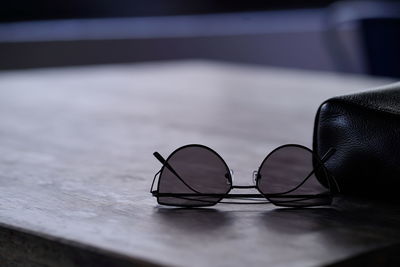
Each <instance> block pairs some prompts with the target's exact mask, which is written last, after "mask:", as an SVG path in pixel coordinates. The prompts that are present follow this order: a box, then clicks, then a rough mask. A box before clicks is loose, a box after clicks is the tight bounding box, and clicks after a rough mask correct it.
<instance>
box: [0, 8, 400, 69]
mask: <svg viewBox="0 0 400 267" xmlns="http://www.w3.org/2000/svg"><path fill="white" fill-rule="evenodd" d="M304 2H305V3H304ZM399 48H400V2H399V1H332V0H331V1H329V0H309V1H298V0H271V1H251V0H247V1H225V0H223V1H213V0H202V1H199V0H192V1H187V0H186V1H185V0H147V1H144V0H143V1H135V0H113V1H106V0H68V1H50V0H42V1H31V0H4V1H3V2H2V8H1V9H0V69H21V68H37V67H51V66H71V65H90V64H107V63H122V62H124V63H125V62H144V61H160V60H181V59H211V60H221V61H228V62H240V63H247V64H260V65H269V66H276V67H288V68H299V69H311V70H323V71H334V72H347V73H360V74H367V75H378V76H388V77H400V49H399Z"/></svg>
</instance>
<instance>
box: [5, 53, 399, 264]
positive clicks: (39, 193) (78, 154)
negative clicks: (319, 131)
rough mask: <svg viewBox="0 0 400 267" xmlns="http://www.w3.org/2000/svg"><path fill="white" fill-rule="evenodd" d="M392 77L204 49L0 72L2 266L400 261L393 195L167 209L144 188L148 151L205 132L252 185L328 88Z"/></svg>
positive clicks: (152, 166) (295, 137)
mask: <svg viewBox="0 0 400 267" xmlns="http://www.w3.org/2000/svg"><path fill="white" fill-rule="evenodd" d="M388 82H390V81H389V80H385V79H372V78H366V77H360V76H359V77H356V76H349V75H338V74H329V73H322V72H321V73H319V72H304V71H288V70H281V69H272V68H262V67H250V66H239V65H229V64H222V63H209V62H201V61H198V62H196V61H194V62H192V61H190V62H189V61H188V62H171V63H152V64H137V65H115V66H96V67H74V68H60V69H48V70H46V69H43V70H41V69H39V70H27V71H9V72H7V71H5V72H2V73H0V148H1V153H0V223H1V228H0V262H1V264H0V265H1V266H73V265H77V266H83V265H84V266H133V265H135V264H139V265H140V264H142V265H149V266H151V265H153V264H154V265H158V264H160V265H170V266H315V265H318V266H319V265H329V264H338V265H344V266H345V265H346V264H353V263H355V262H358V263H360V262H363V263H365V262H369V263H376V262H380V263H381V262H387V261H388V260H389V259H390V260H391V261H392V263H394V262H396V263H398V262H399V259H398V257H397V261H394V259H396V255H397V254H398V251H399V245H398V243H399V242H398V241H399V240H400V211H399V208H398V205H397V206H396V205H390V204H387V203H379V202H371V201H367V200H361V199H350V198H342V199H336V201H335V204H334V205H333V206H332V207H325V208H313V209H302V210H290V209H277V208H276V207H274V206H272V205H226V204H225V205H224V204H220V205H217V206H215V207H213V208H209V209H174V208H165V207H161V206H158V205H157V204H156V201H155V199H153V198H152V197H151V195H150V194H149V188H150V184H151V181H152V178H153V175H154V173H155V172H156V171H157V170H158V169H159V168H160V164H159V163H158V162H157V161H156V160H155V159H154V158H153V156H152V152H154V151H155V150H157V151H159V152H161V153H162V154H164V155H165V156H167V155H168V154H169V153H170V152H172V151H173V150H174V149H175V148H177V147H179V146H181V145H184V144H188V143H201V144H206V145H208V146H210V147H212V148H214V149H215V150H216V151H218V152H219V153H220V154H221V155H222V156H223V157H224V159H225V160H226V161H227V163H228V164H229V166H230V167H231V168H232V169H234V170H235V171H236V172H235V181H234V182H235V184H238V185H246V184H251V182H252V181H251V173H252V171H253V170H254V169H256V168H257V167H258V165H259V164H260V162H261V160H262V159H263V158H264V157H265V156H266V154H267V153H268V152H269V151H270V150H271V149H273V148H274V147H276V146H277V145H280V144H284V143H301V144H305V145H308V146H310V145H311V141H312V140H311V137H312V130H313V120H314V115H315V112H316V109H317V107H318V105H319V104H320V103H321V102H322V101H323V100H324V99H326V98H329V97H331V96H334V95H339V94H344V93H348V92H353V91H357V90H362V89H366V88H370V87H373V86H377V85H381V84H384V83H388Z"/></svg>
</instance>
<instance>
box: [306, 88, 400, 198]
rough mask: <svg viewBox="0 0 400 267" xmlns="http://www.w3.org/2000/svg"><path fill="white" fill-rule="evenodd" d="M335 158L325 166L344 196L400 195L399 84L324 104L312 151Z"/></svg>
mask: <svg viewBox="0 0 400 267" xmlns="http://www.w3.org/2000/svg"><path fill="white" fill-rule="evenodd" d="M330 147H334V148H335V149H336V152H335V154H334V155H333V156H332V157H331V158H329V160H328V161H327V162H326V163H325V165H326V167H327V169H328V171H329V172H330V174H332V175H333V176H334V178H336V181H337V182H338V184H339V186H340V190H341V193H343V194H353V195H368V196H388V197H393V194H395V197H397V196H400V83H395V84H391V85H388V86H384V87H381V88H376V90H371V91H366V92H363V93H359V94H353V95H345V96H339V97H334V98H331V99H328V100H327V101H325V102H323V103H322V104H321V106H320V107H319V109H318V112H317V115H316V118H315V127H314V137H313V150H314V151H315V152H316V153H317V154H318V155H319V156H322V155H323V154H324V153H325V152H326V151H327V150H328V149H329V148H330Z"/></svg>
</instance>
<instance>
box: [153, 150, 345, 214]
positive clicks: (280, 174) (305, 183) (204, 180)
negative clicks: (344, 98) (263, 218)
mask: <svg viewBox="0 0 400 267" xmlns="http://www.w3.org/2000/svg"><path fill="white" fill-rule="evenodd" d="M334 153H335V149H334V148H330V149H329V150H328V151H327V152H326V153H325V154H324V155H323V156H322V157H321V158H318V157H317V155H315V153H313V152H312V150H310V149H309V148H307V147H305V146H302V145H297V144H288V145H283V146H280V147H278V148H276V149H274V150H273V151H272V152H271V153H269V154H268V155H267V156H266V157H265V159H264V160H263V161H262V162H261V165H260V167H259V168H258V170H257V171H254V172H253V182H254V185H233V171H231V170H230V169H229V167H228V165H227V164H226V163H225V161H224V160H223V159H222V157H221V156H220V155H219V154H218V153H217V152H215V151H214V150H212V149H211V148H209V147H207V146H204V145H198V144H191V145H186V146H182V147H180V148H178V149H176V150H175V151H174V152H172V154H171V155H170V156H169V157H168V158H167V159H164V157H162V156H161V155H160V153H158V152H154V153H153V155H154V156H155V157H156V158H157V160H159V161H160V162H161V164H162V167H161V169H160V170H159V171H158V172H157V173H156V174H155V175H154V179H153V182H152V184H151V189H150V193H151V194H152V195H153V196H154V197H156V198H157V202H158V203H159V204H161V205H167V206H177V207H206V206H213V205H216V204H217V203H229V204H265V203H272V204H274V205H276V206H282V207H293V208H296V207H312V206H321V205H330V204H331V203H332V197H333V193H334V192H338V191H340V190H339V186H338V184H337V182H336V180H335V179H334V177H333V176H331V175H329V173H328V171H327V170H326V168H325V166H324V163H325V162H326V161H327V160H328V159H329V158H330V157H331V156H332V155H333V154H334ZM157 176H158V183H157V190H153V187H154V184H155V181H156V178H157ZM232 189H256V190H258V192H259V193H258V194H245V193H239V194H238V193H230V191H231V190H232ZM223 199H234V201H232V200H229V201H222V200H223ZM238 199H239V200H241V201H235V200H238ZM243 200H244V201H243Z"/></svg>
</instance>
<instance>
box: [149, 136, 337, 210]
mask: <svg viewBox="0 0 400 267" xmlns="http://www.w3.org/2000/svg"><path fill="white" fill-rule="evenodd" d="M188 147H199V148H203V149H206V150H208V151H210V152H211V153H213V154H214V155H215V156H217V157H218V159H219V160H221V162H222V163H223V165H224V167H225V168H226V170H227V174H226V176H225V178H226V179H228V181H229V184H230V187H229V189H228V190H227V192H226V193H222V194H211V193H200V192H198V193H160V192H158V190H159V188H160V181H161V178H162V174H163V171H165V168H168V169H169V170H171V169H172V171H173V172H174V173H175V174H176V175H175V176H176V177H177V179H180V180H181V181H182V182H183V183H184V184H185V185H186V186H188V185H187V184H186V183H185V181H184V180H183V179H181V178H180V177H179V175H178V174H177V173H176V172H175V171H174V170H173V168H172V167H171V166H169V164H168V160H170V159H171V158H172V157H173V156H174V155H175V154H176V153H177V152H179V151H181V150H182V149H185V148H188ZM284 147H297V148H300V149H305V150H307V151H308V152H310V153H311V154H312V157H313V159H314V160H315V162H317V164H316V166H313V169H312V171H311V173H310V174H309V175H308V176H307V177H306V178H305V179H304V181H302V182H301V183H304V182H305V181H306V180H307V179H309V178H310V177H311V176H312V174H313V173H316V171H317V170H318V172H319V176H321V170H320V168H321V169H322V173H323V178H324V179H326V185H325V184H324V186H327V187H328V188H327V189H328V192H327V193H322V194H312V195H286V196H285V195H284V194H274V195H273V196H271V195H268V194H265V193H263V192H262V191H261V190H260V188H259V178H260V177H259V173H260V170H261V168H262V166H263V164H264V163H265V162H266V161H267V159H268V158H269V157H270V156H271V155H273V153H274V152H276V151H277V150H279V149H282V148H284ZM334 152H335V150H334V149H333V148H331V149H329V150H328V152H327V153H325V155H324V156H323V157H322V159H319V158H318V157H317V156H316V155H315V153H314V152H313V151H312V150H311V149H309V148H307V147H305V146H302V145H298V144H286V145H282V146H279V147H277V148H275V149H274V150H272V151H271V152H270V153H269V154H268V155H267V156H266V157H265V158H264V160H263V161H262V163H261V164H260V167H259V168H258V171H257V178H256V185H254V186H250V185H249V186H235V185H233V181H232V175H231V173H230V169H229V167H228V165H227V164H226V162H225V161H224V159H223V158H222V157H221V156H220V155H219V154H218V153H217V152H216V151H214V150H213V149H211V148H209V147H207V146H204V145H201V144H189V145H185V146H182V147H179V148H177V149H176V150H174V151H173V152H172V153H171V154H170V155H169V156H168V158H167V159H164V158H163V157H162V156H161V155H160V154H159V153H158V152H155V153H154V156H155V157H156V158H157V159H158V160H159V161H160V162H161V163H162V167H161V169H160V170H159V171H158V172H157V173H156V174H155V175H154V179H153V182H152V185H151V189H150V193H151V194H152V195H153V196H155V197H157V203H158V204H160V205H163V206H174V207H186V208H195V207H209V206H214V205H216V204H218V203H227V204H266V203H272V204H274V205H276V206H282V207H311V206H320V205H329V204H331V202H332V196H333V194H332V184H334V185H335V186H336V190H337V191H340V189H339V188H338V185H337V183H336V181H335V180H334V177H333V176H330V175H328V172H327V170H326V168H325V166H324V161H326V160H328V159H329V157H330V156H332V154H333V153H334ZM314 160H313V164H314V163H315V162H314ZM157 175H158V182H157V190H153V186H154V183H155V181H156V178H157ZM319 179H321V177H318V181H319V182H321V181H320V180H319ZM331 179H333V182H332V181H331ZM189 187H190V186H189ZM232 189H256V190H257V191H258V192H259V194H229V193H230V191H231V190H232ZM199 196H200V197H216V198H218V201H203V200H200V199H191V198H190V197H199ZM160 197H174V198H177V199H179V198H180V199H188V200H191V201H197V202H199V203H198V204H190V205H184V204H171V203H164V202H162V201H160ZM272 197H273V198H281V199H282V201H274V200H271V199H272ZM285 198H286V199H291V200H287V201H285ZM293 198H296V199H295V200H293ZM313 198H320V199H325V202H321V203H323V204H317V205H308V204H304V205H291V204H290V203H294V202H298V201H304V200H309V199H313ZM223 199H242V200H243V199H245V200H248V201H247V202H222V200H223ZM258 199H263V200H267V201H264V202H259V201H257V200H258ZM249 201H254V202H249Z"/></svg>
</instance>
